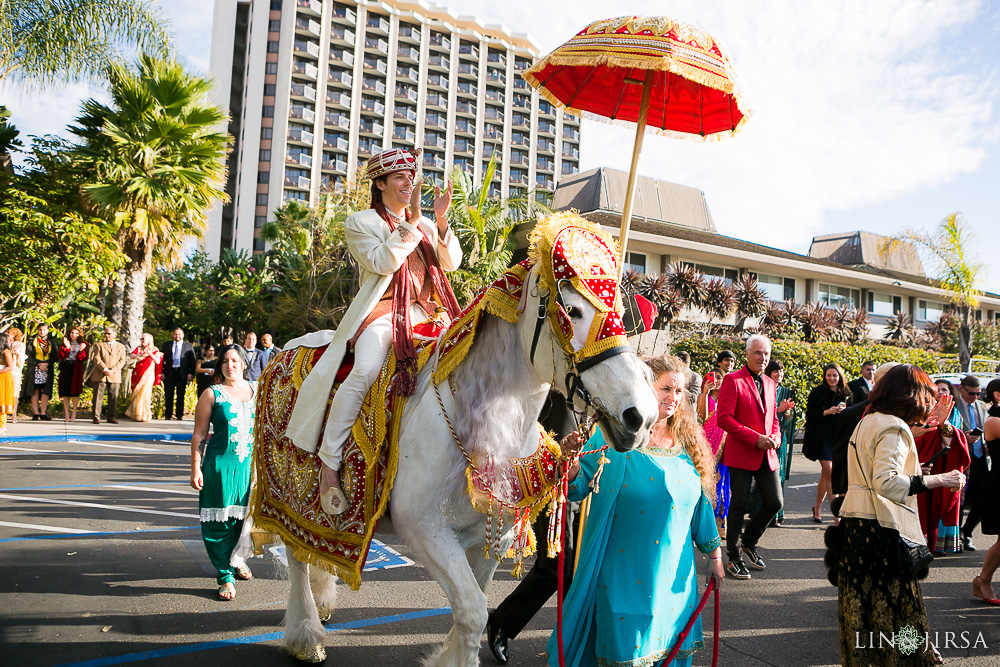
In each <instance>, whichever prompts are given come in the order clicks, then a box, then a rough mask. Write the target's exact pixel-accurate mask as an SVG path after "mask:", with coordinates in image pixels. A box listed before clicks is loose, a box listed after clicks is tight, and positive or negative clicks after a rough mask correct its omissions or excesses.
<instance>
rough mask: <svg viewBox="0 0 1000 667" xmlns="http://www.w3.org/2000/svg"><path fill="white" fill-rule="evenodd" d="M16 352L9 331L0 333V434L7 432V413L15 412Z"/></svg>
mask: <svg viewBox="0 0 1000 667" xmlns="http://www.w3.org/2000/svg"><path fill="white" fill-rule="evenodd" d="M14 368H15V364H14V352H13V350H11V349H10V343H8V342H7V333H6V332H3V333H0V436H3V435H6V434H7V415H12V414H14V409H15V408H16V407H17V406H16V405H15V404H14Z"/></svg>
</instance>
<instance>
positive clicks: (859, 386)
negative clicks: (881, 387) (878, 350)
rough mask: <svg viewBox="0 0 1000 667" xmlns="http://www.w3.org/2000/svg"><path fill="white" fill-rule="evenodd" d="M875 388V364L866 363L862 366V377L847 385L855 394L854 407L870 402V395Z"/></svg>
mask: <svg viewBox="0 0 1000 667" xmlns="http://www.w3.org/2000/svg"><path fill="white" fill-rule="evenodd" d="M874 386H875V362H874V361H866V362H865V363H863V364H861V377H859V378H857V379H856V380H851V381H850V382H848V383H847V388H848V389H850V390H851V393H852V394H854V405H857V404H858V403H863V402H865V401H867V400H868V394H869V393H870V392H871V390H872V387H874Z"/></svg>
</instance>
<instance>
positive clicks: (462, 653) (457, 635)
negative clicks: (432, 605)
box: [409, 517, 486, 667]
mask: <svg viewBox="0 0 1000 667" xmlns="http://www.w3.org/2000/svg"><path fill="white" fill-rule="evenodd" d="M409 544H410V547H411V548H412V549H413V553H414V555H415V556H416V557H417V559H418V560H419V561H420V562H421V563H422V564H423V565H424V567H426V568H427V570H428V572H430V574H431V576H432V577H434V579H436V580H437V582H438V583H439V584H440V585H441V588H442V589H444V594H445V595H446V596H447V597H448V602H449V603H450V604H451V618H452V628H451V631H450V632H449V633H448V636H447V637H446V638H445V642H444V644H443V645H442V646H441V648H440V649H438V651H437V652H436V653H434V655H432V656H431V657H429V658H428V659H427V660H425V661H424V665H425V666H426V667H476V665H478V664H479V645H480V643H481V642H482V636H483V629H484V628H485V627H486V593H484V592H483V589H482V588H481V587H480V585H479V581H478V580H477V578H476V575H475V573H474V572H473V571H472V568H471V567H469V561H468V560H467V559H466V558H465V549H464V548H462V545H461V544H459V542H458V538H457V536H456V535H455V533H454V532H453V531H452V528H451V527H450V526H449V525H448V524H447V522H446V521H445V520H444V518H443V517H436V518H434V519H430V520H425V522H424V524H423V526H422V527H421V530H420V531H419V533H417V532H415V533H414V534H413V535H412V539H411V540H409ZM480 553H481V552H480Z"/></svg>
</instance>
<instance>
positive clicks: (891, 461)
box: [828, 364, 965, 665]
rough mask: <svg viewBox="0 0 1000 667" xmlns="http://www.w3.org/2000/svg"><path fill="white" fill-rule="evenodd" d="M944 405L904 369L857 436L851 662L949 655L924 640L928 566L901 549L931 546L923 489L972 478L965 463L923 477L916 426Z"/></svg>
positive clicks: (850, 546)
mask: <svg viewBox="0 0 1000 667" xmlns="http://www.w3.org/2000/svg"><path fill="white" fill-rule="evenodd" d="M936 403H937V387H935V385H934V383H933V382H931V380H930V378H929V377H927V374H926V373H925V372H924V371H922V370H921V369H920V368H919V367H917V366H912V365H909V364H903V365H900V366H896V367H894V368H892V369H891V370H889V371H888V372H887V373H886V374H885V376H884V377H882V378H881V379H880V380H879V381H878V383H877V384H876V385H875V388H874V389H873V390H872V392H871V394H870V395H869V408H868V410H869V412H868V415H867V416H865V418H864V419H862V420H861V423H860V424H858V426H857V428H856V429H855V430H854V434H853V437H852V438H851V445H852V446H850V447H849V450H848V453H847V476H848V489H847V496H846V497H845V498H844V504H843V506H842V508H841V510H840V516H841V518H842V521H841V526H840V531H839V536H840V545H839V547H840V549H839V550H840V560H839V563H838V564H837V567H836V568H835V572H836V577H837V587H838V591H839V599H840V656H841V661H842V663H843V664H844V665H932V664H936V663H937V662H938V661H939V660H940V656H939V655H937V653H936V651H935V650H933V647H931V646H930V644H928V643H926V642H925V639H926V637H927V635H928V632H929V628H928V624H927V611H926V609H925V608H924V601H923V597H922V596H921V594H920V586H919V584H918V583H917V580H918V579H922V578H923V577H924V576H926V574H927V571H926V569H924V570H923V571H918V572H911V571H909V568H908V567H907V562H906V559H905V556H904V553H903V551H902V544H904V543H905V544H906V545H907V546H911V547H912V546H916V545H920V544H923V545H924V546H926V540H925V538H924V533H923V529H922V528H921V526H920V517H919V514H918V510H917V498H916V495H915V494H917V493H921V492H923V491H926V490H927V489H933V488H937V487H947V488H952V489H955V488H961V486H962V485H963V484H965V475H963V474H962V473H961V472H959V471H957V470H952V471H950V472H946V473H943V474H940V475H926V476H924V475H923V474H922V471H921V466H920V461H919V460H918V458H917V448H916V445H915V444H914V441H913V434H912V432H911V431H910V429H911V427H915V426H917V425H924V424H925V423H927V422H928V420H929V419H930V420H931V422H932V423H933V418H932V411H933V409H934V408H935V406H936ZM935 425H936V424H935ZM828 540H829V538H828ZM831 546H833V545H831ZM904 628H906V630H904ZM901 632H902V633H905V635H899V633H901ZM894 635H899V636H905V637H906V642H908V643H905V644H904V643H898V642H897V644H898V645H897V644H893V643H892V642H886V641H885V640H884V639H883V637H893V636H894ZM904 649H906V650H904ZM911 649H912V650H911Z"/></svg>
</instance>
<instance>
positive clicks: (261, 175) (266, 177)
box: [257, 171, 271, 183]
mask: <svg viewBox="0 0 1000 667" xmlns="http://www.w3.org/2000/svg"><path fill="white" fill-rule="evenodd" d="M270 180H271V172H269V171H258V172H257V182H258V183H267V182H268V181H270Z"/></svg>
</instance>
